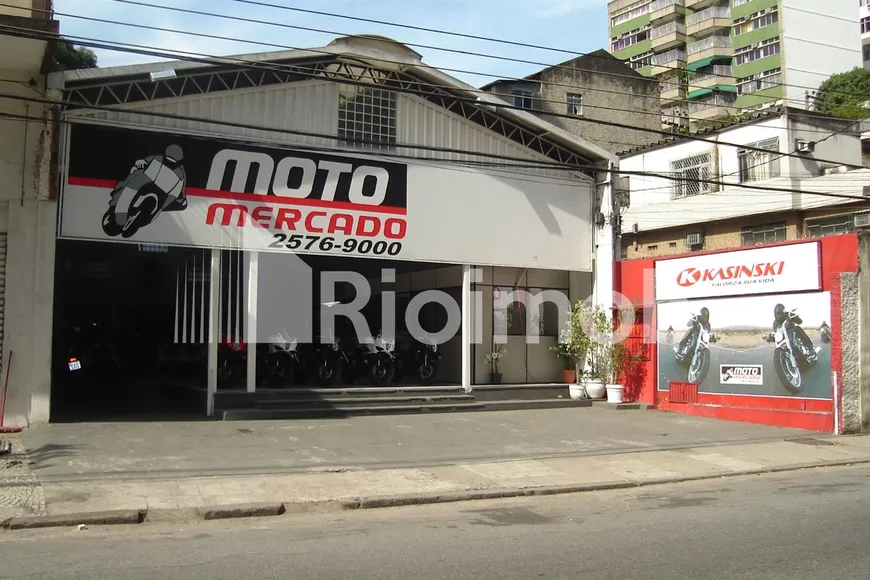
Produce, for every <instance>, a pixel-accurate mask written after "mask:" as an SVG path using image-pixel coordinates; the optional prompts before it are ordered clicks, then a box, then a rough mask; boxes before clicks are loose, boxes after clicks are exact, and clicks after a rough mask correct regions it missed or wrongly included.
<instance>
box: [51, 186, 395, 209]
mask: <svg viewBox="0 0 870 580" xmlns="http://www.w3.org/2000/svg"><path fill="white" fill-rule="evenodd" d="M67 183H68V184H69V185H77V186H80V187H99V188H101V189H112V188H114V187H115V185H116V184H117V183H118V182H117V181H113V180H111V179H94V178H90V177H70V178H69V180H68V181H67ZM185 193H186V194H187V195H188V197H210V198H215V199H234V200H237V201H254V202H257V203H268V204H280V205H301V206H305V207H322V208H328V209H343V210H347V211H362V212H366V213H386V214H393V215H407V213H408V210H406V209H404V208H401V207H380V206H376V205H365V204H361V203H349V202H346V201H324V200H322V199H297V198H292V197H281V196H278V195H259V194H256V193H235V192H232V191H214V190H211V189H200V188H196V187H188V188H187V189H185Z"/></svg>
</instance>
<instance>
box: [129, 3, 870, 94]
mask: <svg viewBox="0 0 870 580" xmlns="http://www.w3.org/2000/svg"><path fill="white" fill-rule="evenodd" d="M114 1H116V2H125V3H128V4H139V5H142V6H149V5H148V4H145V3H144V2H138V1H135V0H114ZM231 1H232V2H238V3H240V4H248V5H255V6H263V7H266V8H275V9H278V10H287V11H292V12H299V13H307V14H315V15H319V16H327V17H330V18H340V19H343V20H351V21H357V22H368V23H371V24H379V25H382V26H391V27H395V28H404V29H408V30H415V31H418V32H429V33H433V34H440V35H444V36H453V37H457V38H466V39H471V40H481V41H484V42H491V43H497V44H505V45H509V46H516V47H521V48H534V49H537V50H546V51H549V52H557V53H562V54H567V55H571V56H572V57H589V58H596V59H608V60H609V57H603V56H599V55H596V54H593V53H584V52H577V51H573V50H567V49H563V48H554V47H549V46H542V45H536V44H529V43H524V42H518V41H513V40H507V39H501V38H494V37H486V36H478V35H473V34H465V33H461V32H455V31H448V30H441V29H437V28H427V27H421V26H414V25H411V24H402V23H398V22H391V21H387V20H376V19H370V18H363V17H360V16H350V15H346V14H336V13H331V12H322V11H317V10H310V9H304V8H297V7H294V6H284V5H281V4H273V3H269V2H263V1H257V0H231ZM153 7H157V5H153ZM167 8H168V7H167ZM314 32H317V31H314ZM331 34H333V33H331ZM394 42H398V41H394ZM400 44H406V45H407V46H415V45H413V44H408V43H400ZM416 46H417V47H418V48H430V49H434V50H439V49H440V48H439V47H434V48H433V47H429V46H425V45H416ZM444 50H447V49H444ZM471 56H480V57H484V58H497V59H501V58H502V57H500V56H498V55H489V54H471ZM517 62H521V63H524V64H535V65H538V66H545V67H547V68H550V67H559V65H546V64H541V63H536V62H533V61H519V60H518V61H517ZM622 62H625V61H622ZM565 68H570V67H565ZM659 68H664V69H667V70H678V71H684V70H686V69H685V68H681V67H672V66H662V67H659ZM576 70H584V69H576ZM587 72H598V71H587ZM622 76H624V77H628V78H634V77H632V76H631V75H628V74H625V75H622ZM720 76H722V77H723V78H730V79H734V80H738V79H739V78H740V77H736V76H733V75H720ZM653 80H655V81H656V82H658V83H662V82H666V81H662V80H659V79H653ZM688 86H694V85H691V84H689V85H688ZM780 86H784V87H786V86H790V87H792V88H800V89H809V90H816V89H817V87H808V86H802V85H792V84H785V83H783V84H781V85H780ZM698 88H701V87H698ZM833 92H834V93H836V94H844V95H850V96H859V95H857V94H856V93H846V92H841V91H833Z"/></svg>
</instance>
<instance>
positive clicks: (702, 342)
mask: <svg viewBox="0 0 870 580" xmlns="http://www.w3.org/2000/svg"><path fill="white" fill-rule="evenodd" d="M688 326H689V327H690V328H691V329H692V330H691V332H692V334H691V335H690V337H689V340H688V342H687V343H686V345H685V347H684V348H681V347H680V345H677V346H676V347H674V352H675V353H676V358H677V362H678V363H679V364H680V365H681V366H683V367H688V373H687V381H688V382H690V383H697V384H700V383H702V382H704V379H705V378H706V377H707V373H708V372H709V371H710V348H709V346H710V343H711V342H715V339H714V338H713V336H712V333H711V332H710V328H709V327H708V326H706V325H705V324H703V323H702V322H701V318H700V317H699V316H698V315H696V314H693V315H692V318H691V320H689V323H688Z"/></svg>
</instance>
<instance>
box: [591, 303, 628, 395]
mask: <svg viewBox="0 0 870 580" xmlns="http://www.w3.org/2000/svg"><path fill="white" fill-rule="evenodd" d="M592 328H593V335H594V336H593V339H592V341H593V343H594V344H593V347H592V359H593V361H594V362H593V365H592V367H593V369H594V370H593V372H595V373H596V376H597V377H598V378H599V380H600V381H601V383H602V385H603V389H602V390H601V395H604V393H605V392H606V393H607V402H608V403H614V404H618V403H622V401H623V396H622V395H623V391H624V390H625V386H624V385H622V384H621V383H620V382H619V379H620V376H621V375H622V372H623V370H624V368H625V364H626V363H627V362H628V361H629V360H631V359H632V355H631V352H630V351H629V349H628V347H626V345H625V344H623V343H622V341H621V340H618V337H617V336H616V333H615V332H614V330H613V329H614V320H613V319H612V318H611V317H609V316H607V314H605V312H604V311H603V310H601V309H600V308H599V309H597V311H596V312H595V314H594V319H593V323H592ZM587 390H588V387H587Z"/></svg>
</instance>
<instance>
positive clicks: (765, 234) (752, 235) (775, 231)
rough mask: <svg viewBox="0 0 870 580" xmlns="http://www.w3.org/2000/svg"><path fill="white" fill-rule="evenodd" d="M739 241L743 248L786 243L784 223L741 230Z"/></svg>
mask: <svg viewBox="0 0 870 580" xmlns="http://www.w3.org/2000/svg"><path fill="white" fill-rule="evenodd" d="M740 241H741V242H742V243H743V245H744V246H756V245H758V244H773V243H775V242H784V241H786V230H785V222H779V223H775V224H765V225H762V226H754V227H749V228H742V229H741V230H740Z"/></svg>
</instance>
